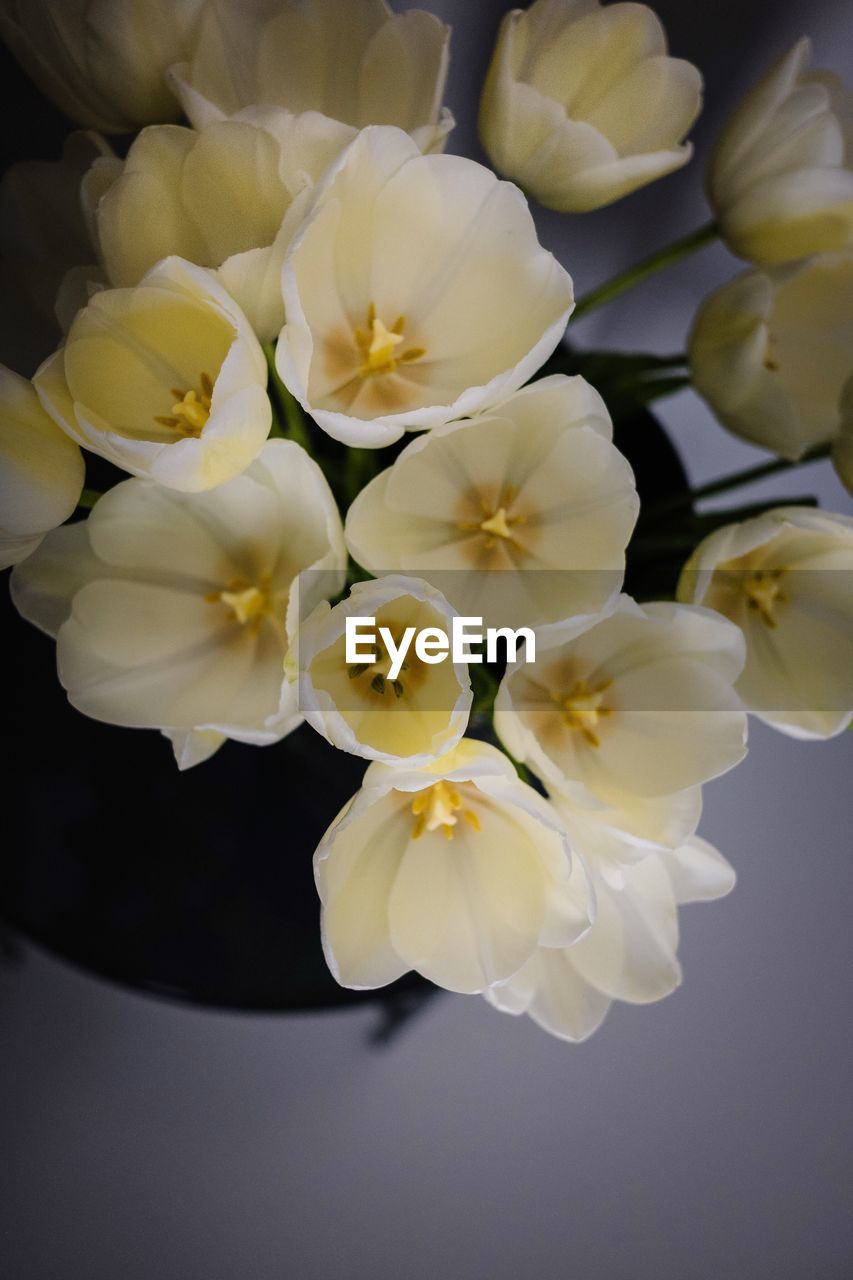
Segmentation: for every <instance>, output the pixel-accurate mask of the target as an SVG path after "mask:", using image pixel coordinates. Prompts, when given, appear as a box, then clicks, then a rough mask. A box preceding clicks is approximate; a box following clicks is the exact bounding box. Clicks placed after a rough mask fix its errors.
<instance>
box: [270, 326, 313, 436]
mask: <svg viewBox="0 0 853 1280" xmlns="http://www.w3.org/2000/svg"><path fill="white" fill-rule="evenodd" d="M263 345H264V355H265V356H266V358H267V367H268V369H269V383H268V387H269V394H270V400H271V401H272V403H273V408H274V409H275V411H276V418H277V422H278V426H279V427H280V429H281V430H280V432H277V431H276V430H275V427H274V428H273V431H272V433H271V434H272V435H274V436H275V435H279V434H281V435H283V436H284V438H285V439H286V440H295V441H296V443H297V444H301V445H302V448H303V449H306V450H307V451H308V452H309V453H310V452H311V438H310V436H309V435H308V428H307V426H306V424H305V418H304V416H303V414H302V406H301V405H300V404H299V401H298V400H297V399H296V397H295V396H293V395H291V393H290V392H289V391H288V389H287V387H286V386H285V385H284V383H283V382H282V380H281V378H280V377H279V376H278V370H277V369H276V367H275V344H274V343H272V342H265V343H264V344H263Z"/></svg>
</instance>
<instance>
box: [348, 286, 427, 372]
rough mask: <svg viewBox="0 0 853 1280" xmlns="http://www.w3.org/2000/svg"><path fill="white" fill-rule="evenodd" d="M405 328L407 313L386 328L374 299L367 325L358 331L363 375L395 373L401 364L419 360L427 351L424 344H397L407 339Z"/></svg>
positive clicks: (357, 340)
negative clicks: (404, 346)
mask: <svg viewBox="0 0 853 1280" xmlns="http://www.w3.org/2000/svg"><path fill="white" fill-rule="evenodd" d="M405 328H406V317H405V316H398V317H397V319H396V320H395V321H394V323H393V325H392V326H391V328H390V329H389V328H387V326H386V325H385V324H384V323H383V321H382V320H380V319H379V317H378V316H377V314H376V307H375V306H374V304H373V303H372V302H371V304H370V306H369V307H368V309H367V324H366V327H365V328H364V329H356V331H355V341H356V346H357V347H358V349H359V351H360V352H361V354H362V356H363V363H362V365H361V368H360V369H359V374H360V375H361V377H362V378H369V377H371V376H373V375H376V374H384V373H395V372H396V370H397V366H398V365H400V364H408V363H410V362H411V361H412V360H420V358H421V356H423V355H425V354H426V350H425V348H424V347H409V348H407V349H406V350H405V351H402V352H398V350H397V348H398V347H400V346H401V345H402V344H403V342H404V341H405V337H404V332H405Z"/></svg>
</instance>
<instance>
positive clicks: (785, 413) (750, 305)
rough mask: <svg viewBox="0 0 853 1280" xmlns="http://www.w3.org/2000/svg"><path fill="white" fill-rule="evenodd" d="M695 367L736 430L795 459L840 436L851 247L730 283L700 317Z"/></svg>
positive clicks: (697, 381)
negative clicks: (842, 251) (849, 250)
mask: <svg viewBox="0 0 853 1280" xmlns="http://www.w3.org/2000/svg"><path fill="white" fill-rule="evenodd" d="M690 366H691V371H692V375H693V382H694V385H695V387H696V389H697V391H699V392H700V394H701V395H703V396H704V397H705V399H706V400H707V401H708V403H709V404H710V406H711V408H712V409H713V410H714V412H715V413H716V415H717V417H718V418H719V419H720V421H721V422H723V423H724V424H725V425H726V426H727V427H728V428H729V430H730V431H733V432H734V433H735V435H738V436H743V437H744V439H746V440H752V441H753V442H754V443H755V444H759V445H763V446H764V447H765V448H767V449H772V450H773V452H774V453H778V454H781V456H782V457H783V458H791V459H797V458H800V457H801V456H802V455H803V454H804V453H805V452H806V451H807V450H808V449H810V448H812V447H813V446H814V445H818V444H824V443H826V442H827V441H830V440H832V439H834V437H835V436H837V435H838V433H839V431H840V427H841V405H840V401H841V392H842V390H843V388H844V385H845V383H846V382H847V380H848V379H849V378H850V377H851V376H853V253H845V254H822V255H819V256H818V257H814V258H809V259H807V260H806V261H805V262H801V263H797V264H796V265H795V266H791V267H777V268H775V269H771V270H770V271H768V272H762V271H750V272H747V273H746V274H745V275H742V276H739V277H738V278H737V279H736V280H732V281H730V283H728V284H724V285H723V286H722V288H720V289H717V290H716V291H715V292H714V293H712V294H711V296H710V297H709V298H707V299H706V300H705V302H704V303H703V305H702V307H701V308H700V310H699V313H698V315H697V316H696V320H695V322H694V325H693V330H692V333H691V335H690Z"/></svg>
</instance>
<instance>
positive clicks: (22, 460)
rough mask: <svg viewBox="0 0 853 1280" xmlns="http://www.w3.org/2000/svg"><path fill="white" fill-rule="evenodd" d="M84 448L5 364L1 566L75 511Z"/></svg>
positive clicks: (1, 380) (0, 387)
mask: <svg viewBox="0 0 853 1280" xmlns="http://www.w3.org/2000/svg"><path fill="white" fill-rule="evenodd" d="M84 477H85V467H84V465H83V457H82V455H81V453H80V450H79V449H78V448H77V446H76V444H74V443H73V441H71V440H69V438H68V436H67V435H65V433H64V432H63V431H60V429H59V427H57V425H56V423H55V422H53V421H52V419H51V418H49V417H48V416H47V414H46V413H45V411H44V409H42V407H41V405H40V404H39V401H38V396H37V395H36V393H35V392H34V391H33V389H32V387H31V385H30V384H29V382H27V381H26V379H24V378H21V377H19V376H18V374H17V373H13V372H12V371H11V369H7V368H5V366H4V365H0V569H5V568H7V567H8V566H9V565H10V564H17V563H18V561H19V560H23V559H24V558H25V557H26V556H28V555H30V554H31V553H32V552H33V551H35V549H36V547H37V546H38V545H39V543H40V542H41V540H42V538H43V537H44V536H45V534H46V533H49V532H50V530H51V529H55V528H56V526H57V525H59V524H62V522H63V520H67V519H68V517H69V516H70V515H71V514H72V512H73V511H74V508H75V507H76V506H77V502H78V499H79V497H80V491H81V490H82V488H83V480H84Z"/></svg>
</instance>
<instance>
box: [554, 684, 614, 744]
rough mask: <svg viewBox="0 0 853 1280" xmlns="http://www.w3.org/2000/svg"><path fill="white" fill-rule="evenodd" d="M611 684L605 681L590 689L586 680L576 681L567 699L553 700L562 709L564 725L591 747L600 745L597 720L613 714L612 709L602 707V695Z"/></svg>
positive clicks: (560, 697)
mask: <svg viewBox="0 0 853 1280" xmlns="http://www.w3.org/2000/svg"><path fill="white" fill-rule="evenodd" d="M612 683H613V681H612V680H605V681H603V683H602V684H599V685H596V686H595V687H594V688H592V689H591V688H589V687H588V685H587V682H586V680H577V681H575V684H574V685H573V687H572V689H571V692H570V693H569V694H568V696H567V697H562V696H558V697H557V698H555V701H556V702H557V703H558V704H559V706H560V707H561V709H562V712H563V720H564V721H565V723H566V724H567V725H568V727H569V728H570V729H575V730H577V731H578V732H579V733H580V734H581V736H582V737H583V739H584V741H585V742H588V743H589V745H590V746H591V747H598V746H600V745H601V741H600V739H599V736H598V734H597V733H596V732H595V730H596V729H597V727H598V722H599V720H601V719H602V718H604V717H605V716H610V715H612V714H613V708H612V707H604V706H602V702H603V701H604V694H605V693H606V691H607V690H608V689H609V688H610V686H611V685H612Z"/></svg>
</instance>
